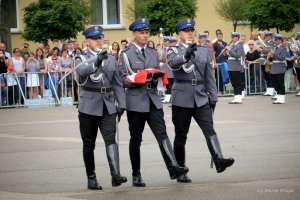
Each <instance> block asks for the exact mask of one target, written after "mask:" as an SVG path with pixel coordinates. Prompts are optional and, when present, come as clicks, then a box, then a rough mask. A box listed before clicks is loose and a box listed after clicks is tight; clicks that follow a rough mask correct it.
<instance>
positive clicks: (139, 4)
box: [126, 0, 148, 21]
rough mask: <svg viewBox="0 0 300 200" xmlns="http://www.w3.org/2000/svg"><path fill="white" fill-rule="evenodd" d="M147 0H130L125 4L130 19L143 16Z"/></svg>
mask: <svg viewBox="0 0 300 200" xmlns="http://www.w3.org/2000/svg"><path fill="white" fill-rule="evenodd" d="M147 1H148V0H131V1H130V2H129V3H128V4H127V10H126V15H127V18H128V19H130V20H131V21H134V20H136V19H138V18H142V17H144V16H145V10H146V6H147Z"/></svg>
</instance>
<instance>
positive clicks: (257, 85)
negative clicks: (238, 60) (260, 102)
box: [245, 62, 265, 95]
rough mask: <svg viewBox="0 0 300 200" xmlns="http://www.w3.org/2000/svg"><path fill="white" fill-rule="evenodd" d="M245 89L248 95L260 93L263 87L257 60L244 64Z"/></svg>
mask: <svg viewBox="0 0 300 200" xmlns="http://www.w3.org/2000/svg"><path fill="white" fill-rule="evenodd" d="M245 80H246V81H245V89H246V93H247V94H248V95H251V94H262V93H263V88H264V87H265V86H264V85H263V84H264V80H263V74H262V71H261V66H260V63H259V62H251V63H249V64H245Z"/></svg>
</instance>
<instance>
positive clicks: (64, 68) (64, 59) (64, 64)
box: [60, 47, 79, 97]
mask: <svg viewBox="0 0 300 200" xmlns="http://www.w3.org/2000/svg"><path fill="white" fill-rule="evenodd" d="M78 48H79V47H78ZM60 63H61V72H62V73H63V75H64V74H65V73H67V72H68V71H70V70H71V69H72V68H73V59H72V58H70V57H69V56H68V49H63V50H62V52H61V58H60ZM66 82H67V83H66V86H67V88H66V89H67V96H68V97H71V96H72V74H70V75H69V76H67V78H66ZM64 83H65V82H63V83H62V84H63V87H64V86H65V84H64Z"/></svg>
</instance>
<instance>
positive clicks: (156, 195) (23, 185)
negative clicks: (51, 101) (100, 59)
mask: <svg viewBox="0 0 300 200" xmlns="http://www.w3.org/2000/svg"><path fill="white" fill-rule="evenodd" d="M229 100H231V98H229V97H224V98H221V99H220V102H219V103H218V105H217V110H216V113H215V129H216V131H217V133H218V135H219V138H220V142H221V145H222V149H223V153H224V155H225V156H226V155H227V156H232V157H234V158H235V159H236V163H235V165H234V166H233V167H231V168H229V169H227V170H226V171H225V172H224V173H222V174H217V173H216V172H215V169H210V168H209V164H210V156H209V153H208V149H207V146H206V144H205V141H204V137H203V135H202V133H201V131H200V129H199V128H198V127H197V125H196V124H195V122H193V123H192V125H191V128H190V133H189V139H188V142H187V165H188V167H189V168H190V173H189V175H190V177H191V178H192V180H193V183H191V184H179V183H177V182H175V181H171V180H169V177H168V173H167V170H166V168H165V166H164V163H163V159H162V156H161V155H160V152H159V148H158V145H157V143H156V141H155V140H154V137H153V135H152V134H151V132H150V129H149V128H148V127H146V129H145V133H144V141H143V145H142V174H143V177H144V180H145V182H146V183H147V187H146V188H133V187H131V176H130V174H131V170H130V169H131V166H130V162H129V155H128V140H129V137H128V135H129V134H128V126H127V123H126V122H127V120H126V116H124V117H123V118H122V121H121V123H120V126H119V128H120V157H121V171H122V174H123V175H126V176H127V177H128V179H129V181H128V183H126V184H124V185H122V186H121V187H117V188H112V187H111V184H110V176H109V169H108V163H107V161H106V157H105V149H104V145H103V142H102V139H101V138H100V139H99V141H98V143H97V147H96V153H95V155H96V169H97V175H98V177H99V179H100V180H101V182H102V183H103V186H104V190H103V191H88V190H87V189H86V177H85V172H84V166H83V160H82V156H81V147H82V144H81V140H80V136H79V130H78V119H77V110H76V108H75V107H52V108H30V109H28V108H19V109H1V110H0V199H1V200H2V199H5V200H6V199H9V200H10V199H30V200H40V199H43V200H48V199H49V200H51V199H57V200H64V199H65V200H67V199H89V200H92V199H124V200H127V199H128V200H129V199H130V200H131V199H157V200H159V199H164V200H168V199H172V200H175V199H251V200H252V199H272V200H273V199H300V145H299V144H300V120H299V116H300V98H299V97H298V98H297V97H295V96H293V95H287V103H286V104H285V105H273V104H271V100H270V98H269V97H262V96H251V97H247V98H246V100H245V101H244V103H243V104H242V105H229V104H228V101H229ZM164 110H165V120H166V124H167V130H168V132H169V136H170V138H171V140H173V138H174V132H173V125H172V122H171V110H170V108H169V107H168V106H167V105H165V107H164Z"/></svg>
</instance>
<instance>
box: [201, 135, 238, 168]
mask: <svg viewBox="0 0 300 200" xmlns="http://www.w3.org/2000/svg"><path fill="white" fill-rule="evenodd" d="M207 145H208V148H209V151H210V153H211V156H212V159H213V161H214V163H215V166H216V170H217V172H218V173H221V172H223V171H225V170H226V168H227V167H230V166H231V165H233V163H234V159H233V158H224V157H223V155H222V151H221V146H220V143H219V139H218V136H217V135H212V136H210V137H209V138H208V140H207Z"/></svg>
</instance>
